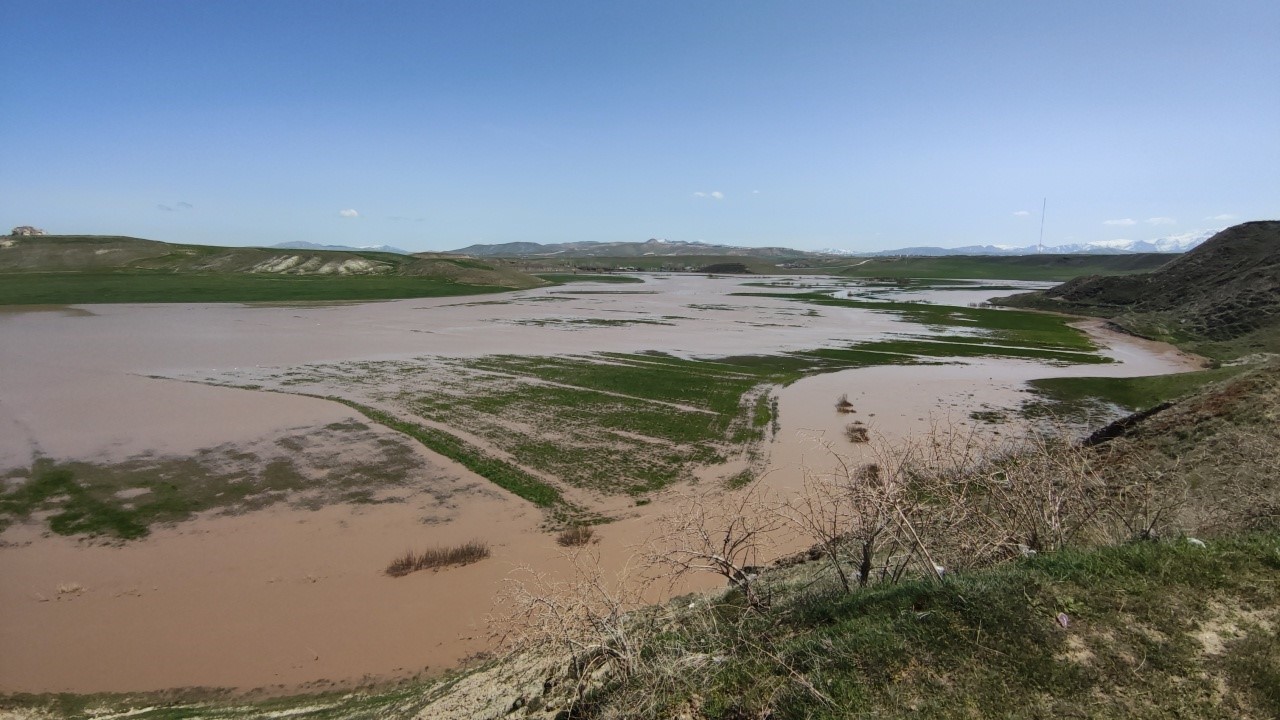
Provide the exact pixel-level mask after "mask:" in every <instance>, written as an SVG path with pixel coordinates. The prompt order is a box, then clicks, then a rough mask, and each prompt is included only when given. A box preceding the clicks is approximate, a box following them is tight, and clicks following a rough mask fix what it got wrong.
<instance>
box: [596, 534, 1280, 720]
mask: <svg viewBox="0 0 1280 720" xmlns="http://www.w3.org/2000/svg"><path fill="white" fill-rule="evenodd" d="M1278 541H1280V536H1277V535H1275V534H1261V535H1255V536H1248V537H1243V538H1239V539H1230V540H1220V541H1213V542H1210V543H1209V546H1208V547H1207V548H1197V547H1193V546H1191V545H1190V544H1188V543H1185V542H1182V541H1174V542H1170V543H1166V544H1157V543H1141V544H1133V545H1126V546H1122V547H1111V548H1103V549H1099V550H1093V551H1064V552H1061V553H1058V554H1055V555H1051V556H1043V557H1040V558H1036V559H1033V560H1029V561H1023V562H1019V563H1014V564H1010V565H1004V566H999V567H996V568H992V569H988V570H983V571H978V572H974V573H972V574H969V575H960V576H953V577H950V578H949V579H948V580H947V581H946V582H945V583H943V584H938V583H935V582H923V581H922V582H907V583H904V584H901V585H897V586H887V587H880V588H874V589H871V590H867V591H862V592H855V593H842V592H840V591H839V590H838V588H836V587H834V586H829V585H826V584H825V583H820V584H818V585H813V584H812V582H807V583H803V584H799V585H796V586H779V587H777V588H775V592H774V595H773V598H774V604H773V607H772V608H771V609H770V610H768V611H767V612H764V613H748V612H744V611H743V610H742V609H741V608H739V607H737V606H735V605H734V604H732V603H729V604H726V605H721V606H718V607H717V608H715V609H714V610H706V611H704V612H707V613H716V614H717V618H716V620H715V621H714V622H713V621H710V620H709V619H708V618H705V617H702V616H701V615H691V616H690V618H689V621H688V623H687V624H686V625H682V626H678V627H677V628H675V629H670V630H668V631H666V633H665V634H664V635H661V636H659V637H657V638H655V639H654V640H653V641H652V645H654V646H657V647H659V648H662V649H660V650H655V651H654V652H665V653H670V655H671V658H672V659H671V662H672V663H677V662H680V660H679V659H680V658H681V657H685V658H690V659H691V660H692V659H693V658H697V657H715V658H718V661H717V662H712V663H702V664H697V663H694V662H691V661H686V662H685V664H683V665H680V666H679V667H688V668H691V669H690V670H687V671H683V673H682V675H681V676H680V677H678V678H672V677H671V676H662V679H661V680H657V679H655V678H653V676H646V675H644V674H643V673H641V674H637V675H636V676H634V677H633V678H632V679H631V680H630V681H628V682H625V683H623V684H622V685H620V686H618V687H615V688H612V689H611V690H610V691H609V692H607V693H605V694H603V697H600V698H597V699H596V704H595V707H596V708H598V709H599V711H600V716H604V715H607V713H606V712H604V711H603V710H604V709H605V708H612V709H615V710H616V709H618V708H624V707H635V706H645V707H648V708H650V709H651V710H653V711H654V716H657V717H662V716H671V715H674V714H677V713H678V712H679V708H682V707H689V705H690V703H696V704H697V706H699V707H700V712H701V714H700V717H707V718H724V719H728V718H742V717H776V718H814V719H821V718H831V719H834V718H872V717H912V718H969V717H975V716H980V717H998V718H1021V717H1066V716H1071V715H1072V713H1073V712H1074V711H1075V710H1078V709H1081V708H1088V709H1089V710H1090V713H1089V714H1088V715H1087V716H1089V717H1142V718H1163V717H1200V718H1222V719H1223V720H1226V719H1227V718H1235V717H1241V716H1243V717H1267V716H1268V715H1269V714H1270V713H1271V712H1273V711H1274V710H1275V709H1276V704H1275V698H1276V694H1275V691H1276V687H1277V685H1276V679H1277V677H1280V675H1278V674H1277V672H1276V670H1275V667H1274V666H1272V665H1270V664H1269V661H1270V659H1273V658H1274V657H1275V652H1274V650H1272V648H1273V647H1275V645H1274V643H1271V644H1268V643H1269V641H1271V640H1273V639H1274V637H1275V633H1274V629H1272V630H1267V629H1265V627H1264V626H1263V625H1262V624H1258V623H1252V624H1251V623H1250V622H1249V621H1248V620H1247V619H1242V618H1247V617H1248V613H1250V612H1253V611H1256V610H1260V609H1263V610H1265V609H1269V610H1270V611H1271V612H1274V611H1275V610H1276V609H1277V608H1278V607H1280V589H1278V588H1277V585H1276V583H1275V582H1274V581H1273V578H1274V574H1275V573H1276V571H1277V570H1280V552H1278V551H1277V549H1276V547H1277V545H1276V544H1277V542H1278ZM1060 615H1061V616H1062V617H1065V619H1066V627H1064V626H1063V623H1061V622H1059V617H1060ZM1204 631H1210V632H1217V633H1219V634H1220V637H1222V638H1223V639H1224V640H1223V642H1224V646H1225V648H1226V652H1225V656H1217V655H1214V654H1213V653H1212V652H1211V651H1207V650H1206V646H1205V644H1204V642H1203V641H1202V640H1201V639H1200V638H1201V635H1200V633H1201V632H1204ZM693 668H696V669H693ZM649 682H661V683H664V686H663V687H662V688H658V687H656V686H651V685H648V684H647V683H649ZM695 696H696V698H695ZM642 704H643V705H642ZM655 705H656V707H655ZM585 716H586V717H593V716H596V714H595V713H593V712H591V711H588V712H587V713H586V714H585Z"/></svg>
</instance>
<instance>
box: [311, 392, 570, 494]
mask: <svg viewBox="0 0 1280 720" xmlns="http://www.w3.org/2000/svg"><path fill="white" fill-rule="evenodd" d="M328 399H330V400H333V401H334V402H340V403H342V404H343V405H346V406H348V407H350V408H353V409H355V410H357V411H359V412H360V414H361V415H364V416H365V417H367V418H369V419H370V420H372V421H374V422H376V423H378V424H379V425H384V426H386V427H389V428H391V429H392V430H396V431H398V432H401V433H404V434H405V435H408V436H409V437H411V438H413V439H414V440H417V441H418V442H420V443H422V444H423V445H425V446H426V447H427V448H429V449H430V450H432V451H433V452H436V453H439V454H441V455H443V456H445V457H447V458H449V459H451V460H454V461H456V462H459V463H461V464H462V465H463V466H464V467H466V468H467V469H468V470H470V471H472V472H474V473H476V474H478V475H481V476H483V477H485V478H486V479H488V480H489V481H490V482H492V483H494V484H495V485H497V486H498V487H501V488H503V489H505V490H507V491H509V492H511V493H514V494H515V495H518V496H520V497H522V498H524V499H525V500H528V501H529V502H531V503H533V504H534V505H537V506H538V507H542V508H551V507H553V506H558V505H565V504H566V503H565V501H564V499H563V498H562V497H561V496H560V491H559V490H557V489H556V488H554V487H552V486H551V485H548V484H547V483H545V482H543V481H542V480H540V479H538V478H537V477H535V476H534V475H532V474H530V473H527V472H525V471H523V470H521V469H520V468H518V467H516V466H514V465H512V464H511V463H508V462H505V461H503V460H499V459H498V458H495V457H493V456H491V455H488V454H486V453H484V452H482V451H481V450H479V449H478V448H475V447H473V446H472V445H470V444H468V443H466V442H464V441H463V440H461V439H460V438H458V437H456V436H454V435H451V434H449V433H447V432H444V431H442V430H437V429H435V428H430V427H426V426H423V425H418V424H416V423H410V422H405V421H403V420H400V419H399V418H397V417H395V416H394V415H391V414H389V413H385V412H383V411H381V410H377V409H374V408H371V407H368V406H366V405H361V404H360V403H357V402H353V401H351V400H346V399H343V398H338V397H330V398H328Z"/></svg>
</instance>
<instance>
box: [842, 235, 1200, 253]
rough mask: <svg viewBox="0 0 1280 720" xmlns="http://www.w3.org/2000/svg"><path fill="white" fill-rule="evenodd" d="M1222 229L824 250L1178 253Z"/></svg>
mask: <svg viewBox="0 0 1280 720" xmlns="http://www.w3.org/2000/svg"><path fill="white" fill-rule="evenodd" d="M1221 229H1222V228H1214V229H1212V230H1192V231H1191V232H1186V233H1180V234H1178V235H1167V236H1165V237H1162V238H1156V239H1155V240H1095V241H1093V242H1087V243H1072V244H1068V245H1052V246H1050V245H1046V246H1044V248H1043V249H1040V248H1038V247H1037V246H1035V245H1028V246H1026V247H1016V246H1013V245H966V246H964V247H956V248H944V247H932V246H928V247H906V248H898V249H896V250H882V251H880V252H874V253H867V252H856V251H850V250H838V249H831V250H823V251H821V252H823V253H825V254H828V255H862V256H866V255H877V256H881V255H1035V254H1037V253H1044V254H1046V255H1048V254H1053V255H1119V254H1127V253H1180V252H1186V251H1188V250H1190V249H1191V248H1193V247H1195V246H1197V245H1199V244H1200V243H1202V242H1204V241H1205V240H1208V239H1209V238H1211V237H1213V236H1214V235H1215V234H1216V233H1217V232H1218V231H1219V230H1221Z"/></svg>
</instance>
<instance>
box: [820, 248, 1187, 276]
mask: <svg viewBox="0 0 1280 720" xmlns="http://www.w3.org/2000/svg"><path fill="white" fill-rule="evenodd" d="M1175 257H1177V256H1176V255H1167V254H1161V253H1139V254H1133V255H1019V256H1011V257H998V256H981V255H951V256H942V257H884V258H867V259H858V260H843V261H840V262H838V263H824V264H822V265H820V266H819V267H818V268H816V269H817V270H820V271H822V272H827V273H830V274H832V275H840V276H843V277H861V278H892V279H899V278H902V279H914V278H930V279H939V278H969V279H981V280H1040V281H1047V282H1049V281H1051V282H1062V281H1066V280H1070V279H1072V278H1075V277H1080V276H1082V275H1128V274H1132V273H1139V272H1148V271H1151V270H1154V269H1156V268H1158V267H1160V266H1161V265H1164V264H1165V263H1167V262H1169V261H1170V260H1172V259H1174V258H1175Z"/></svg>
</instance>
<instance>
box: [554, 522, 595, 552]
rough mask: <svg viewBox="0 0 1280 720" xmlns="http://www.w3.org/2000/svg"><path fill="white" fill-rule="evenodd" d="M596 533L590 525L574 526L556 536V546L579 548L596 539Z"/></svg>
mask: <svg viewBox="0 0 1280 720" xmlns="http://www.w3.org/2000/svg"><path fill="white" fill-rule="evenodd" d="M595 535H596V531H595V528H592V527H591V526H590V525H574V526H573V527H571V528H566V529H564V530H562V531H560V534H559V535H556V544H558V545H559V546H560V547H578V546H580V545H586V544H587V543H589V542H591V541H592V540H593V539H595Z"/></svg>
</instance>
